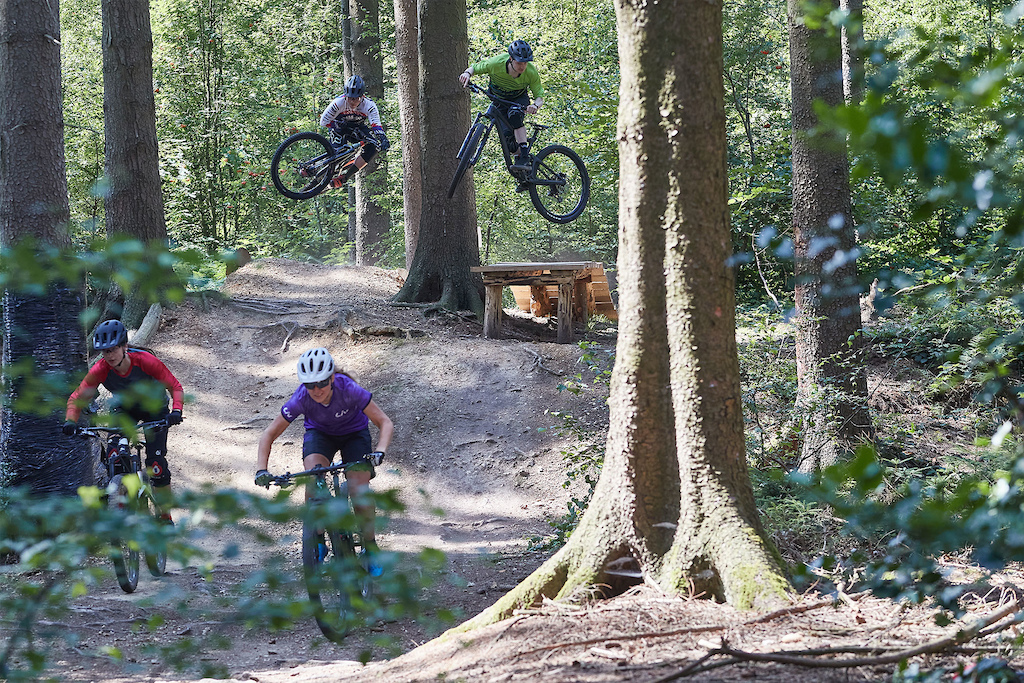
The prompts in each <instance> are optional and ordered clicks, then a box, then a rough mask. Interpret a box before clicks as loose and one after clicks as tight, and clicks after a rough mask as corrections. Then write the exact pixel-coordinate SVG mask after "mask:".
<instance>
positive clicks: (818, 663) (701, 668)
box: [652, 601, 1024, 683]
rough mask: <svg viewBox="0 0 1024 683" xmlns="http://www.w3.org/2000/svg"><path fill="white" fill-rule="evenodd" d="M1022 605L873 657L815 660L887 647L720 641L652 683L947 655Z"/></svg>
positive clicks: (1016, 603) (987, 631)
mask: <svg viewBox="0 0 1024 683" xmlns="http://www.w3.org/2000/svg"><path fill="white" fill-rule="evenodd" d="M1022 607H1024V603H1022V602H1020V601H1014V602H1011V603H1009V604H1007V605H1005V606H1004V607H1002V608H1000V609H998V610H996V611H995V612H993V613H992V614H990V615H989V616H987V617H985V618H983V619H979V620H978V621H976V622H975V623H974V624H972V625H971V626H969V627H967V628H965V629H961V630H958V631H956V632H955V633H953V634H952V635H949V636H945V637H943V638H939V639H937V640H933V641H931V642H929V643H925V644H923V645H918V646H916V647H911V648H906V649H903V650H897V651H896V652H892V653H891V654H885V655H880V656H877V657H859V658H853V659H837V658H830V659H816V657H818V656H820V655H830V654H849V653H862V652H884V651H886V650H889V649H891V648H888V647H881V646H879V647H865V648H856V647H851V648H822V649H818V650H793V651H788V652H747V651H744V650H737V649H735V648H732V647H730V646H729V644H728V643H727V642H725V640H723V641H722V646H721V647H720V648H716V649H714V650H711V651H710V652H708V653H707V654H706V655H705V656H704V657H701V658H700V659H698V660H697V661H696V662H693V663H692V664H690V665H689V666H686V667H685V668H683V669H680V670H679V671H676V672H675V673H672V674H669V675H667V676H664V677H662V678H658V679H656V680H655V681H652V683H665V682H666V681H674V680H678V679H680V678H685V677H687V676H692V675H694V674H698V673H703V672H705V671H709V670H711V669H717V668H721V667H723V666H729V665H731V664H738V663H740V662H774V663H777V664H790V665H793V666H802V667H808V668H820V669H847V668H856V667H862V666H886V665H890V664H896V663H899V662H902V661H904V660H907V659H910V658H911V657H916V656H919V655H927V654H937V653H939V652H948V651H953V650H956V649H958V648H959V647H960V646H961V645H963V644H964V643H966V642H968V641H970V640H973V639H974V638H977V637H979V636H981V635H982V634H984V635H990V634H992V633H995V632H997V631H1000V630H1003V629H1006V628H1009V627H1010V626H1012V625H1014V624H1016V623H1019V622H1020V621H1021V620H1024V613H1018V614H1016V615H1014V618H1013V619H1011V620H1009V621H1007V622H1006V623H1004V624H1001V625H999V626H998V627H997V626H995V624H996V622H998V621H1000V620H1002V619H1004V618H1005V617H1007V616H1009V615H1011V614H1013V613H1014V612H1017V611H1018V610H1020V609H1021V608H1022ZM718 655H728V656H729V659H725V660H722V661H718V662H711V663H706V662H708V660H710V659H711V658H713V657H716V656H718Z"/></svg>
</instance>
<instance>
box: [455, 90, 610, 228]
mask: <svg viewBox="0 0 1024 683" xmlns="http://www.w3.org/2000/svg"><path fill="white" fill-rule="evenodd" d="M466 87H467V88H469V89H470V90H472V91H473V92H475V93H477V94H479V95H483V96H485V97H486V98H487V99H489V100H491V104H490V105H489V106H488V107H487V110H486V111H482V112H477V115H476V120H475V121H473V125H472V126H471V127H470V129H469V132H468V133H467V134H466V139H465V140H464V141H463V142H462V148H461V149H460V150H459V154H458V159H459V165H458V166H457V167H456V169H455V176H454V177H453V178H452V183H451V185H450V186H449V187H448V198H449V199H451V197H452V196H453V195H454V194H455V190H456V189H458V187H459V183H460V182H462V177H463V176H464V175H465V174H466V171H468V170H469V169H470V168H472V167H473V166H475V165H476V162H477V160H479V159H480V154H481V152H482V151H483V148H484V144H485V143H486V142H487V138H488V137H489V136H490V134H491V131H492V130H494V128H495V126H497V127H498V130H499V132H500V133H501V134H500V135H498V136H497V137H498V140H499V142H500V146H501V153H502V154H503V155H504V157H505V167H506V168H507V169H508V172H509V174H510V175H511V176H512V177H513V178H514V179H515V180H516V181H517V186H516V192H522V191H524V190H529V192H530V201H531V202H533V206H534V208H536V209H537V212H538V213H540V215H541V216H543V217H544V218H546V219H547V220H549V221H551V222H552V223H569V222H571V221H574V220H576V219H577V218H579V217H580V214H582V213H583V209H585V208H586V206H587V201H588V200H589V199H590V176H589V175H588V174H587V167H586V166H585V165H584V164H583V160H582V159H580V157H579V155H578V154H576V152H574V151H572V150H571V149H569V148H568V147H566V146H564V145H548V146H547V147H545V148H543V149H542V150H540V151H539V152H537V153H536V154H533V148H534V145H535V144H536V142H537V137H538V136H539V135H540V133H541V131H544V130H547V129H548V128H549V126H542V125H540V124H537V123H533V122H531V121H527V122H526V123H527V125H529V126H531V127H532V131H531V133H530V135H529V137H528V138H527V140H526V142H527V144H528V145H529V150H528V151H529V152H530V153H531V154H532V155H533V167H532V168H531V169H530V170H529V171H519V170H517V169H514V168H513V167H512V165H513V159H512V155H513V154H514V153H515V152H516V151H517V150H518V143H516V142H515V140H514V139H511V138H512V124H511V123H509V120H508V117H507V116H505V115H504V114H503V113H502V112H501V110H500V109H499V108H498V107H496V106H495V103H497V102H500V103H503V104H507V105H510V107H518V108H520V109H521V108H522V107H521V106H520V105H519V104H516V103H515V102H509V101H508V100H503V99H501V98H499V97H496V96H494V95H492V94H491V93H490V91H488V90H487V89H485V88H481V87H480V86H478V85H476V84H475V83H469V84H468V85H467V86H466ZM513 145H515V146H513Z"/></svg>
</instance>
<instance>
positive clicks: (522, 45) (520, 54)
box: [508, 40, 533, 62]
mask: <svg viewBox="0 0 1024 683" xmlns="http://www.w3.org/2000/svg"><path fill="white" fill-rule="evenodd" d="M508 54H509V56H510V57H512V59H514V60H516V61H517V62H532V61H533V50H532V49H531V48H530V45H529V43H527V42H526V41H525V40H513V41H512V44H511V45H509V46H508Z"/></svg>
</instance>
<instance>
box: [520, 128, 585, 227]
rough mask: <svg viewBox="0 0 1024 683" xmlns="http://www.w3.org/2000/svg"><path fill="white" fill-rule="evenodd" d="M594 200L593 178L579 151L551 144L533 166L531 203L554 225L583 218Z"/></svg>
mask: <svg viewBox="0 0 1024 683" xmlns="http://www.w3.org/2000/svg"><path fill="white" fill-rule="evenodd" d="M589 200H590V175H589V174H588V173H587V167H586V166H585V165H584V164H583V160H582V159H580V157H579V155H578V154H576V152H574V151H572V150H571V149H569V148H568V147H565V146H564V145H548V146H547V147H545V148H544V149H542V150H541V151H540V152H538V153H537V157H536V159H535V161H534V164H533V173H532V174H531V176H530V201H532V202H533V206H534V207H535V208H536V209H537V212H538V213H539V214H540V215H541V216H543V217H544V218H546V219H547V220H549V221H551V222H552V223H569V222H571V221H574V220H576V219H577V218H579V217H580V214H582V213H583V209H585V208H586V207H587V201H589Z"/></svg>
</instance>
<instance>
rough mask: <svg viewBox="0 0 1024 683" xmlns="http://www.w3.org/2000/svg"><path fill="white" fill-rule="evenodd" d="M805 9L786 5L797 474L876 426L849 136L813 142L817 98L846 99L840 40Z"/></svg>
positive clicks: (830, 460) (834, 457)
mask: <svg viewBox="0 0 1024 683" xmlns="http://www.w3.org/2000/svg"><path fill="white" fill-rule="evenodd" d="M833 2H834V3H835V9H838V8H839V6H838V0H833ZM801 12H802V8H801V3H800V2H799V0H790V2H789V36H790V38H789V46H790V47H789V50H790V63H791V76H790V80H791V88H792V101H793V135H792V148H793V236H794V243H795V265H794V273H795V277H796V285H795V300H796V310H797V335H796V361H797V379H798V399H797V400H798V403H799V405H800V406H801V407H802V409H803V411H804V415H805V418H804V425H803V447H802V452H801V457H800V463H799V465H798V468H799V469H800V471H803V472H815V471H817V470H818V469H819V468H822V467H828V466H829V465H832V464H835V463H836V462H839V460H840V459H842V458H843V457H844V455H845V453H847V452H848V451H849V450H850V449H851V448H852V447H853V446H854V445H855V444H856V442H857V441H858V440H860V439H862V438H865V437H866V436H868V435H869V434H870V429H871V422H870V417H869V415H868V412H867V408H866V405H865V404H866V398H867V383H866V378H865V375H864V370H863V366H861V365H859V362H860V361H859V359H858V358H857V353H856V352H857V348H858V344H857V340H858V339H859V338H860V337H859V332H860V330H861V322H860V297H859V287H858V283H857V264H856V248H857V244H856V241H857V238H856V230H855V229H854V226H853V220H852V216H851V214H852V207H851V202H850V182H849V161H848V159H847V149H846V139H845V138H843V137H841V136H837V135H830V134H828V133H818V134H816V135H815V136H814V137H813V138H812V137H810V136H809V133H810V132H811V130H812V129H813V128H814V127H815V126H816V125H817V123H818V119H817V116H816V115H815V113H814V102H815V101H821V102H822V103H824V104H826V105H828V106H838V105H841V104H843V102H844V94H843V68H842V54H841V44H840V40H839V39H838V38H837V37H836V36H834V35H832V36H829V35H828V34H827V33H826V31H824V30H810V29H809V28H807V26H805V25H804V23H803V21H802V17H801Z"/></svg>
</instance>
